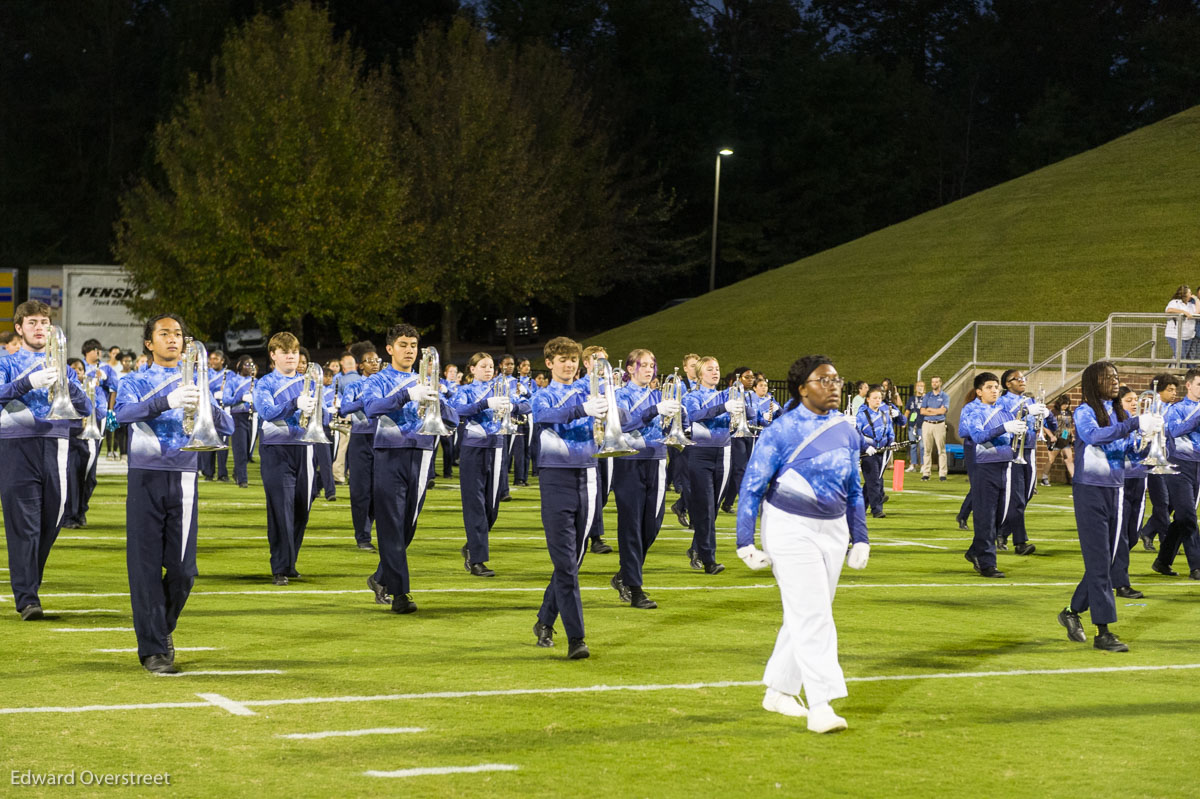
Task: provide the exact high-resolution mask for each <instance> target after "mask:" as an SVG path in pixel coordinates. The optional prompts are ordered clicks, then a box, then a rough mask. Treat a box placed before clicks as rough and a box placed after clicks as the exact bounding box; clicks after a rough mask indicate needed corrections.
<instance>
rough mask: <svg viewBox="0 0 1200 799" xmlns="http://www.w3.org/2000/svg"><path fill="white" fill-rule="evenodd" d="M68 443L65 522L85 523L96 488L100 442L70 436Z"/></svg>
mask: <svg viewBox="0 0 1200 799" xmlns="http://www.w3.org/2000/svg"><path fill="white" fill-rule="evenodd" d="M67 440H68V441H69V442H70V443H69V444H68V445H67V507H66V510H65V511H64V512H63V523H64V524H65V523H67V522H74V523H75V524H83V523H84V521H85V520H86V518H87V512H88V502H89V500H91V498H92V492H93V491H95V490H96V461H97V460H99V456H100V442H99V441H89V440H87V439H83V438H75V437H72V438H69V439H67Z"/></svg>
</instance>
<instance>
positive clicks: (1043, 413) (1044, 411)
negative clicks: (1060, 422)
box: [1029, 402, 1050, 419]
mask: <svg viewBox="0 0 1200 799" xmlns="http://www.w3.org/2000/svg"><path fill="white" fill-rule="evenodd" d="M1029 415H1030V416H1034V417H1036V418H1038V419H1045V418H1046V417H1047V416H1049V415H1050V409H1049V408H1047V407H1046V406H1045V405H1043V404H1042V403H1040V402H1035V403H1033V404H1032V405H1030V406H1029Z"/></svg>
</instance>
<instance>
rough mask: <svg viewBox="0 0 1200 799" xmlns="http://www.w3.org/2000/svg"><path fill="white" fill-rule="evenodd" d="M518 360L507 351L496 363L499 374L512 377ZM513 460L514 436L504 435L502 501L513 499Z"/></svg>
mask: <svg viewBox="0 0 1200 799" xmlns="http://www.w3.org/2000/svg"><path fill="white" fill-rule="evenodd" d="M516 365H517V361H516V359H515V358H513V356H511V355H509V354H508V353H505V354H503V355H501V356H500V362H499V363H497V364H496V374H497V376H503V377H506V378H511V377H512V374H513V370H514V369H516ZM512 462H513V436H505V437H504V484H503V485H502V486H501V487H500V501H501V502H508V501H510V500H511V499H512V493H511V492H510V491H509V488H508V475H509V473H510V472H511V471H512Z"/></svg>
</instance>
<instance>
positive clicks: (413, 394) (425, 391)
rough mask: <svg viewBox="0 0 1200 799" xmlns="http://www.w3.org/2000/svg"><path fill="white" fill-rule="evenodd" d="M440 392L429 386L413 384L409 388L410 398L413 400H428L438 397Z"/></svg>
mask: <svg viewBox="0 0 1200 799" xmlns="http://www.w3.org/2000/svg"><path fill="white" fill-rule="evenodd" d="M437 395H438V393H437V391H436V390H435V389H432V388H429V387H428V386H419V385H418V386H412V387H411V388H409V389H408V398H409V399H410V400H412V401H413V402H427V401H429V400H431V399H434V398H435V397H437Z"/></svg>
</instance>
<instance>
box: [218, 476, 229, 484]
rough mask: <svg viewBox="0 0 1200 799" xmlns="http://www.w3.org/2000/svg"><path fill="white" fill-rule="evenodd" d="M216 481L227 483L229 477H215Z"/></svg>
mask: <svg viewBox="0 0 1200 799" xmlns="http://www.w3.org/2000/svg"><path fill="white" fill-rule="evenodd" d="M217 482H218V483H228V482H229V478H228V477H218V478H217Z"/></svg>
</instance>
